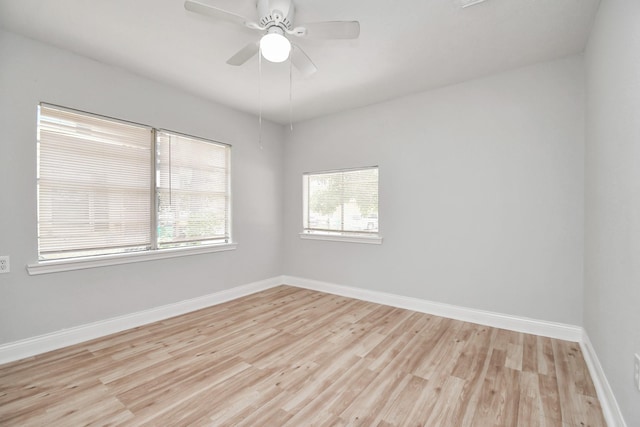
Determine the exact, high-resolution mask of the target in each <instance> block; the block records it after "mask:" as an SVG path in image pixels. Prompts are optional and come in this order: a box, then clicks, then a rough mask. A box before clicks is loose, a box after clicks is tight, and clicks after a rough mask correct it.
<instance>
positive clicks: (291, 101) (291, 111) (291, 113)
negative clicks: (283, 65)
mask: <svg viewBox="0 0 640 427" xmlns="http://www.w3.org/2000/svg"><path fill="white" fill-rule="evenodd" d="M294 49H295V48H294ZM289 127H290V128H291V132H293V61H292V60H291V58H289Z"/></svg>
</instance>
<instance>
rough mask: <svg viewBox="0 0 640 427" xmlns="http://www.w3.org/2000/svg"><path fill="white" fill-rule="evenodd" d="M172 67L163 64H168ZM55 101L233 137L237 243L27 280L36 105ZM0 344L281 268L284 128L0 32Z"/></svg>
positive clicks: (32, 236)
mask: <svg viewBox="0 0 640 427" xmlns="http://www.w3.org/2000/svg"><path fill="white" fill-rule="evenodd" d="M168 66H171V64H170V61H168ZM40 101H44V102H48V103H53V104H59V105H63V106H66V107H71V108H76V109H80V110H85V111H89V112H93V113H96V114H102V115H107V116H112V117H117V118H122V119H126V120H130V121H135V122H140V123H144V124H148V125H152V126H155V127H159V128H166V129H170V130H175V131H178V132H183V133H186V134H193V135H197V136H202V137H206V138H210V139H214V140H218V141H222V142H226V143H229V144H232V146H233V148H232V189H233V195H234V199H233V231H234V236H235V238H234V240H236V241H237V242H238V243H239V245H238V249H237V250H236V251H230V252H221V253H213V254H203V255H194V256H187V257H181V258H173V259H166V260H161V261H149V262H142V263H137V264H128V265H120V266H112V267H102V268H95V269H91V270H81V271H71V272H64V273H53V274H46V275H42V276H28V275H27V272H26V270H25V265H27V264H28V263H33V262H34V261H36V260H37V241H36V180H35V179H36V106H37V105H38V103H39V102H40ZM0 128H1V129H2V130H3V133H2V138H1V139H0V182H1V183H2V192H1V197H0V255H10V256H11V270H12V271H11V273H8V274H2V275H0V344H2V343H6V342H11V341H16V340H19V339H22V338H29V337H33V336H36V335H39V334H43V333H47V332H52V331H57V330H59V329H63V328H68V327H71V326H77V325H82V324H85V323H89V322H94V321H98V320H102V319H107V318H111V317H115V316H118V315H122V314H128V313H132V312H137V311H140V310H144V309H147V308H151V307H156V306H159V305H164V304H169V303H173V302H177V301H182V300H185V299H189V298H194V297H197V296H201V295H206V294H209V293H213V292H216V291H219V290H223V289H228V288H231V287H233V286H238V285H243V284H247V283H251V282H254V281H258V280H263V279H266V278H270V277H274V276H277V275H280V274H282V251H281V247H282V244H281V240H282V198H283V196H282V169H283V166H282V158H283V153H282V139H283V130H282V127H281V126H277V125H275V124H271V123H266V124H265V125H264V126H263V132H264V138H263V139H264V149H263V150H261V149H260V148H259V145H258V142H257V132H258V131H257V129H258V120H257V118H256V117H252V116H250V115H246V114H243V113H239V112H237V111H233V110H230V109H228V108H226V107H223V106H221V105H216V104H213V103H211V102H207V101H204V100H203V99H199V98H197V97H194V96H191V95H188V94H185V93H183V92H180V91H178V90H175V89H172V88H170V87H167V86H164V85H161V84H158V83H155V82H153V81H150V80H147V79H143V78H141V77H138V76H135V75H133V74H130V73H128V72H125V71H123V70H120V69H117V68H113V67H109V66H105V65H103V64H100V63H98V62H95V61H92V60H89V59H87V58H84V57H80V56H77V55H74V54H72V53H69V52H67V51H62V50H58V49H55V48H52V47H49V46H47V45H44V44H42V43H37V42H34V41H31V40H28V39H25V38H22V37H19V36H15V35H13V34H11V33H7V32H0Z"/></svg>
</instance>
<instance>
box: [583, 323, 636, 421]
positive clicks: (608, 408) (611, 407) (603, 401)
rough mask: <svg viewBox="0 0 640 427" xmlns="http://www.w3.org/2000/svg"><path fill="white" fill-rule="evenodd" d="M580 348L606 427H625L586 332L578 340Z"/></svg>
mask: <svg viewBox="0 0 640 427" xmlns="http://www.w3.org/2000/svg"><path fill="white" fill-rule="evenodd" d="M580 348H582V354H583V355H584V360H585V362H586V363H587V367H588V368H589V373H590V374H591V379H592V380H593V385H594V386H595V388H596V392H597V393H598V400H599V401H600V406H601V407H602V413H603V415H604V419H605V420H606V421H607V425H609V426H611V427H614V426H615V427H626V426H627V424H626V423H625V421H624V418H623V417H622V412H621V411H620V407H619V406H618V402H617V401H616V398H615V396H614V395H613V390H612V389H611V386H610V385H609V381H607V377H606V376H605V375H604V370H603V369H602V365H600V361H599V360H598V356H597V355H596V351H595V349H594V348H593V345H592V344H591V340H590V339H589V336H588V335H587V332H586V331H585V332H584V334H583V336H582V339H581V340H580Z"/></svg>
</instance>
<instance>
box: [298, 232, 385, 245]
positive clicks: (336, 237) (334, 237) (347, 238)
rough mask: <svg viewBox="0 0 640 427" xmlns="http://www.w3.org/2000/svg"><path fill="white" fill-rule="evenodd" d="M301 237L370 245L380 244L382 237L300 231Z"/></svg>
mask: <svg viewBox="0 0 640 427" xmlns="http://www.w3.org/2000/svg"><path fill="white" fill-rule="evenodd" d="M300 238H301V239H309V240H330V241H334V242H347V243H367V244H370V245H381V244H382V237H380V236H378V235H374V236H357V235H353V234H330V233H305V232H302V233H300Z"/></svg>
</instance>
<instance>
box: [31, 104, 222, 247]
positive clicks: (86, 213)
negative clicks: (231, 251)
mask: <svg viewBox="0 0 640 427" xmlns="http://www.w3.org/2000/svg"><path fill="white" fill-rule="evenodd" d="M154 135H155V138H154ZM230 153H231V147H230V146H229V145H226V144H221V143H216V142H212V141H208V140H203V139H199V138H195V137H190V136H186V135H181V134H176V133H172V132H168V131H163V130H156V129H153V128H151V127H148V126H144V125H138V124H135V123H129V122H124V121H119V120H114V119H109V118H105V117H100V116H95V115H91V114H87V113H83V112H79V111H74V110H69V109H65V108H61V107H54V106H49V105H45V104H41V105H40V107H39V117H38V257H39V259H41V260H55V259H64V258H77V257H86V256H92V255H106V254H122V253H127V252H134V251H154V250H158V249H165V248H175V247H183V246H196V245H206V244H215V243H227V242H230V241H231V237H230V236H231V217H230V206H231V193H230Z"/></svg>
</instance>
